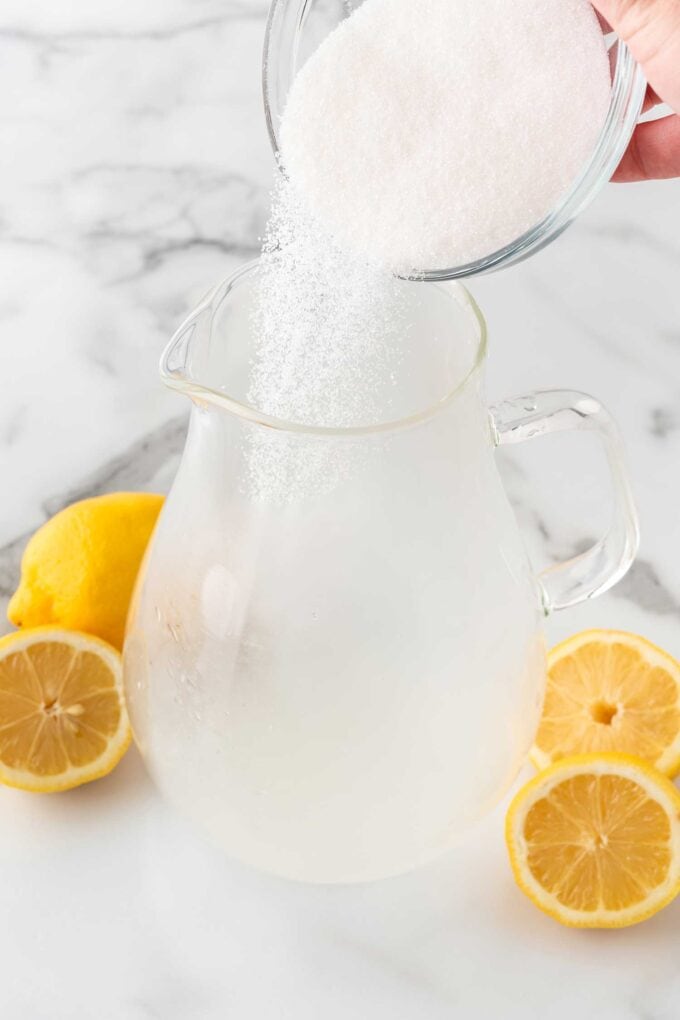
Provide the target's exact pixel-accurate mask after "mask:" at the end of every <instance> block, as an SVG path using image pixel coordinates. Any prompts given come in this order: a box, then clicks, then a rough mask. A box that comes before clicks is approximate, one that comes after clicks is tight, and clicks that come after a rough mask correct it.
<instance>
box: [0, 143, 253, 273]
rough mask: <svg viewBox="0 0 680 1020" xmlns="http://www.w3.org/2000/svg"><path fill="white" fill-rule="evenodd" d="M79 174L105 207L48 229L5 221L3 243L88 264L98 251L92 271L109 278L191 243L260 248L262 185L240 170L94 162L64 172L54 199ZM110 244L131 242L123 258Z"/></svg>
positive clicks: (61, 199) (146, 268)
mask: <svg viewBox="0 0 680 1020" xmlns="http://www.w3.org/2000/svg"><path fill="white" fill-rule="evenodd" d="M83 182H86V183H87V185H88V187H89V188H90V189H91V190H92V194H93V196H94V199H95V201H94V207H95V209H97V208H101V207H104V208H107V209H108V210H110V211H108V212H107V214H106V215H103V216H99V217H97V215H96V213H95V215H94V216H93V217H92V219H91V220H86V221H85V222H82V223H78V222H75V223H74V222H73V221H72V220H71V219H70V218H69V217H65V218H64V223H63V224H62V227H61V229H58V230H57V229H53V231H52V233H51V234H50V235H45V234H39V235H37V234H32V233H27V232H26V231H25V230H13V229H12V227H11V225H10V224H7V225H6V226H5V228H4V230H3V231H2V243H5V244H18V245H23V246H28V247H36V248H46V249H53V250H57V251H67V252H68V253H69V254H70V255H72V256H73V257H75V258H77V259H79V260H81V261H82V260H86V261H87V264H88V269H89V270H90V271H92V269H93V263H92V253H93V251H94V252H97V253H98V256H99V255H101V256H102V257H103V258H104V262H103V263H102V264H99V265H98V266H96V267H95V271H96V272H97V275H99V276H100V277H103V278H104V279H105V281H106V282H107V283H109V284H112V285H118V284H124V283H129V282H131V281H134V280H136V279H138V278H139V277H141V276H144V275H145V274H146V273H149V272H152V271H153V270H155V269H157V268H158V267H159V266H160V265H162V264H163V263H164V262H165V261H167V260H168V259H169V258H171V257H172V256H174V255H176V254H178V253H182V252H187V251H191V250H194V249H212V250H214V251H219V252H222V253H224V254H226V255H229V256H234V257H237V258H240V259H252V258H255V257H256V256H257V255H259V253H260V242H259V238H260V237H261V235H262V232H263V228H264V224H265V222H266V219H267V214H268V209H269V190H268V189H267V188H264V187H262V186H260V185H258V184H256V183H254V182H252V181H250V180H248V179H247V178H246V177H244V176H242V175H241V174H238V173H229V172H223V171H221V170H218V169H207V168H205V167H199V166H195V165H191V164H183V165H181V166H175V167H163V166H159V165H154V164H141V165H140V164H122V165H115V164H102V163H98V164H93V165H90V166H86V167H81V168H79V169H77V170H75V171H74V172H72V173H71V174H69V175H68V176H67V177H66V178H65V179H64V181H63V182H62V183H61V185H60V186H59V193H58V194H55V201H56V202H57V203H58V204H60V205H62V206H63V207H65V208H66V207H68V204H69V196H70V193H71V192H72V191H77V190H78V189H79V188H80V187H81V186H82V184H83ZM47 190H48V191H50V190H54V189H53V188H52V189H50V188H48V189H47ZM111 206H113V208H111ZM115 244H124V245H128V246H129V247H130V252H129V253H128V256H127V258H124V259H121V258H119V257H118V255H116V253H115V251H114V252H113V253H112V245H115ZM114 256H115V257H114ZM130 262H131V263H132V264H131V265H130Z"/></svg>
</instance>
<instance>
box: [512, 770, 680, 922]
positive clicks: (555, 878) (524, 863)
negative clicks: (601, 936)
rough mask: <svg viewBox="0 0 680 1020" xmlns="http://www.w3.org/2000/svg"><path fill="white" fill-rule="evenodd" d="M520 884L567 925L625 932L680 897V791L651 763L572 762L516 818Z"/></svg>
mask: <svg viewBox="0 0 680 1020" xmlns="http://www.w3.org/2000/svg"><path fill="white" fill-rule="evenodd" d="M505 835H506V841H507V844H508V851H509V853H510V862H511V865H512V870H513V872H514V875H515V880H516V881H517V884H518V885H519V887H520V888H521V889H522V891H523V892H525V893H526V895H527V896H528V897H529V899H531V900H532V901H533V902H534V903H535V904H536V906H537V907H540V909H541V910H543V911H545V913H546V914H549V915H550V916H551V917H554V918H555V919H556V920H557V921H560V922H561V923H562V924H566V925H572V926H575V927H580V928H621V927H624V926H625V925H630V924H636V923H637V922H638V921H643V920H645V918H648V917H651V916H652V914H655V913H656V912H657V911H658V910H661V908H662V907H664V906H666V904H667V903H670V901H671V900H672V899H674V897H675V896H676V895H677V894H678V892H680V792H679V791H678V790H676V788H675V787H674V786H673V784H672V783H671V781H670V780H669V779H668V778H667V777H666V776H663V775H662V774H661V773H660V772H657V771H656V769H654V768H653V766H651V765H649V763H648V762H645V761H643V760H642V759H638V758H633V757H632V756H631V755H625V754H613V753H612V754H599V755H597V754H592V755H577V756H576V757H574V758H565V759H564V760H563V761H560V762H557V764H555V765H553V766H551V768H549V769H547V770H546V771H545V772H542V773H540V775H538V776H536V777H535V778H534V779H532V780H531V782H529V783H527V785H526V786H524V787H523V788H522V789H521V790H520V791H519V793H518V794H517V796H516V797H515V799H514V800H513V802H512V804H511V805H510V809H509V811H508V815H507V819H506V830H505Z"/></svg>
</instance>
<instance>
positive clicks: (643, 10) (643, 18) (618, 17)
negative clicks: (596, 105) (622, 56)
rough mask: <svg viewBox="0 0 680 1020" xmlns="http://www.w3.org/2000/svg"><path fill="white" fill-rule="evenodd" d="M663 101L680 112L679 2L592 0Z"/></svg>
mask: <svg viewBox="0 0 680 1020" xmlns="http://www.w3.org/2000/svg"><path fill="white" fill-rule="evenodd" d="M593 4H594V6H595V7H596V8H597V10H598V12H599V13H600V14H601V15H602V16H603V17H604V18H605V19H606V20H607V21H608V22H609V23H610V24H611V25H612V27H613V28H614V30H615V31H616V32H617V33H618V35H619V36H620V37H621V38H622V39H623V40H624V42H626V43H627V44H628V46H629V47H630V51H631V53H632V54H633V56H634V57H635V59H636V60H637V61H638V63H639V64H640V65H641V66H642V69H643V70H644V72H645V77H646V78H647V81H648V82H649V83H650V85H651V86H652V88H653V89H654V90H655V92H656V93H657V95H659V96H660V97H661V99H662V100H663V101H664V102H665V103H668V104H669V105H670V106H671V108H672V109H673V110H675V112H676V113H680V0H593Z"/></svg>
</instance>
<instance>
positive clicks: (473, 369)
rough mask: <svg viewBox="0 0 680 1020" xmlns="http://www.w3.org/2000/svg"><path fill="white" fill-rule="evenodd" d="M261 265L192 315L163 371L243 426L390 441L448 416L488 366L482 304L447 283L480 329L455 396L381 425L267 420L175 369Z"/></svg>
mask: <svg viewBox="0 0 680 1020" xmlns="http://www.w3.org/2000/svg"><path fill="white" fill-rule="evenodd" d="M259 265H260V259H253V260H252V261H250V262H247V263H246V264H245V265H243V266H241V267H240V268H239V269H237V270H236V271H235V272H233V273H231V274H230V275H229V276H228V277H226V278H225V279H223V280H222V281H220V283H218V284H217V285H216V286H215V287H213V288H212V290H210V291H209V292H208V294H207V295H206V296H205V297H204V298H203V300H202V301H201V302H200V303H199V304H198V305H197V306H196V308H195V309H194V310H193V311H192V312H191V313H190V315H188V316H187V318H186V319H185V320H184V322H183V323H182V325H181V326H180V327H179V328H178V329H177V330H176V331H175V333H174V334H173V336H172V338H171V339H170V341H169V343H168V344H167V345H166V347H165V350H164V351H163V354H162V355H161V359H160V365H159V371H160V375H161V379H162V381H163V382H164V383H165V385H166V386H168V387H169V388H170V389H173V390H176V391H177V392H179V393H183V394H184V395H185V396H188V397H190V398H191V399H192V400H193V401H195V402H197V403H199V404H200V403H209V404H212V405H214V406H216V407H218V408H220V409H221V410H224V411H228V412H230V413H231V414H233V415H235V416H236V417H238V418H240V419H242V420H243V421H247V422H249V423H250V424H252V425H258V426H261V427H263V428H267V429H272V430H273V431H276V432H283V433H289V434H293V435H308V436H316V437H319V438H335V439H340V438H360V437H362V436H364V437H368V436H372V435H384V434H387V433H390V432H399V431H403V430H404V429H408V428H412V427H413V426H416V425H421V424H424V423H425V422H427V421H429V420H430V419H432V418H434V417H435V416H436V415H437V414H439V412H440V411H443V410H444V409H445V408H447V407H448V406H449V405H451V404H452V403H453V402H454V400H455V399H456V398H457V397H458V396H459V395H460V394H461V393H462V391H463V390H465V389H466V388H467V386H468V384H469V383H470V381H471V380H472V379H473V378H474V376H475V375H476V374H477V372H478V371H479V370H480V369H481V367H482V365H483V364H484V362H485V360H486V355H487V350H488V327H487V324H486V320H485V318H484V315H483V314H482V312H481V310H480V308H479V306H478V304H477V302H476V301H475V299H474V298H473V297H472V295H471V294H470V292H469V291H468V289H467V287H464V286H463V284H462V283H460V282H458V281H456V282H455V284H454V283H453V281H441V283H449V284H452V285H453V286H455V287H456V289H457V290H458V291H459V293H460V294H461V295H462V297H463V299H464V303H465V306H466V308H467V309H468V311H469V312H470V313H471V315H472V319H473V322H474V326H475V328H476V330H477V332H478V335H477V337H476V346H475V350H474V354H473V357H472V359H471V362H470V366H469V368H468V369H467V371H466V372H465V374H464V375H463V376H462V377H461V379H459V380H458V382H456V384H455V386H452V387H451V388H450V389H449V390H447V391H446V392H445V393H444V394H443V396H442V397H440V398H439V400H436V401H434V402H433V403H431V404H429V405H428V406H427V407H425V408H423V409H422V410H420V411H416V412H414V413H413V414H410V415H405V416H404V417H402V418H396V419H394V420H390V421H386V422H379V423H378V424H375V425H351V426H347V427H344V426H322V425H307V424H304V423H302V422H294V421H288V420H286V419H285V418H279V417H277V416H275V415H270V414H267V413H265V412H264V411H261V410H259V409H258V408H256V407H253V405H252V404H247V403H245V402H244V401H242V400H238V399H236V398H235V397H232V396H229V394H228V393H225V392H223V391H222V390H217V389H214V388H212V387H210V386H206V385H205V384H204V383H200V382H198V381H197V380H196V379H193V378H191V376H190V375H188V374H187V373H186V371H181V370H180V369H179V368H177V367H173V355H174V354H176V353H177V351H178V350H179V349H182V348H183V347H184V346H185V337H186V334H187V332H188V331H191V332H193V330H194V329H195V328H196V326H197V325H198V323H199V321H200V318H201V316H203V315H204V314H205V313H206V312H207V313H210V314H211V315H212V314H214V312H215V311H216V310H217V308H218V307H219V306H220V305H221V304H222V302H223V301H224V300H225V299H226V298H227V297H228V296H229V294H230V293H231V292H232V291H233V290H234V288H235V287H237V286H239V285H240V284H242V283H243V282H244V281H245V280H246V278H249V277H250V276H251V275H252V274H253V273H254V272H256V271H257V269H258V268H259ZM405 282H410V281H405ZM431 286H433V287H435V288H436V289H437V290H439V291H444V287H443V286H441V285H440V284H439V283H432V284H431ZM447 298H448V299H449V300H452V297H451V295H450V294H448V295H447ZM190 335H191V334H190Z"/></svg>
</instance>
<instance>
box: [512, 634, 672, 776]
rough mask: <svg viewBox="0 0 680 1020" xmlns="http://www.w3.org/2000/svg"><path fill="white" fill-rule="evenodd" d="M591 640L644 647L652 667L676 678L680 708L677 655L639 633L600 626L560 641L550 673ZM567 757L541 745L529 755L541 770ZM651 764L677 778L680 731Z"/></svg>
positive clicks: (552, 655) (551, 659) (551, 656)
mask: <svg viewBox="0 0 680 1020" xmlns="http://www.w3.org/2000/svg"><path fill="white" fill-rule="evenodd" d="M590 641H600V642H602V643H603V644H614V643H615V642H617V641H621V642H622V643H623V644H625V645H628V646H629V647H630V648H638V650H640V649H641V648H642V649H644V651H645V653H646V658H647V659H648V661H650V663H651V664H652V665H655V664H656V665H659V666H661V667H662V668H663V669H665V670H666V671H667V672H668V673H670V674H671V675H672V676H673V677H674V679H675V682H676V686H677V689H678V707H679V708H680V661H678V660H677V659H676V658H675V656H673V655H671V654H670V652H666V651H665V650H664V649H663V648H660V647H659V645H655V644H654V642H653V641H649V640H648V638H645V637H642V635H641V634H636V633H633V632H632V631H625V630H612V629H599V628H597V627H593V628H591V629H590V630H583V631H580V632H579V633H578V634H572V636H571V637H568V638H565V639H564V641H560V642H559V644H557V645H555V647H554V648H551V649H550V651H549V652H548V658H547V668H548V670H550V669H551V668H552V666H553V664H554V663H555V662H558V661H559V660H560V659H561V658H563V657H564V655H565V654H568V653H572V652H574V651H575V650H576V649H578V648H580V647H581V646H582V645H585V644H588V643H589V642H590ZM654 659H657V660H658V662H656V663H655V662H654ZM576 753H577V752H574V753H573V754H570V755H569V756H568V757H570V758H571V757H574V755H575V754H576ZM602 753H606V752H602ZM611 753H617V752H611ZM566 757H567V756H566V755H565V757H564V758H555V757H553V756H552V755H551V754H550V753H548V752H547V751H544V750H543V749H542V748H540V747H539V746H538V745H537V744H534V745H533V747H532V748H531V750H530V752H529V760H530V762H531V764H532V765H533V766H534V768H536V769H538V770H539V771H541V770H542V769H547V768H549V766H551V765H553V764H555V763H556V762H558V761H564V760H565V758H566ZM650 764H652V765H653V766H654V768H656V769H657V770H658V771H659V772H662V773H663V774H664V775H665V776H667V777H668V778H669V779H675V777H676V776H677V775H678V774H679V773H680V731H679V732H678V734H677V736H676V738H675V740H674V741H673V743H672V744H669V745H668V747H666V748H664V750H663V752H662V753H661V754H660V755H659V757H658V758H656V759H655V760H654V761H652V762H651V763H650Z"/></svg>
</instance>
